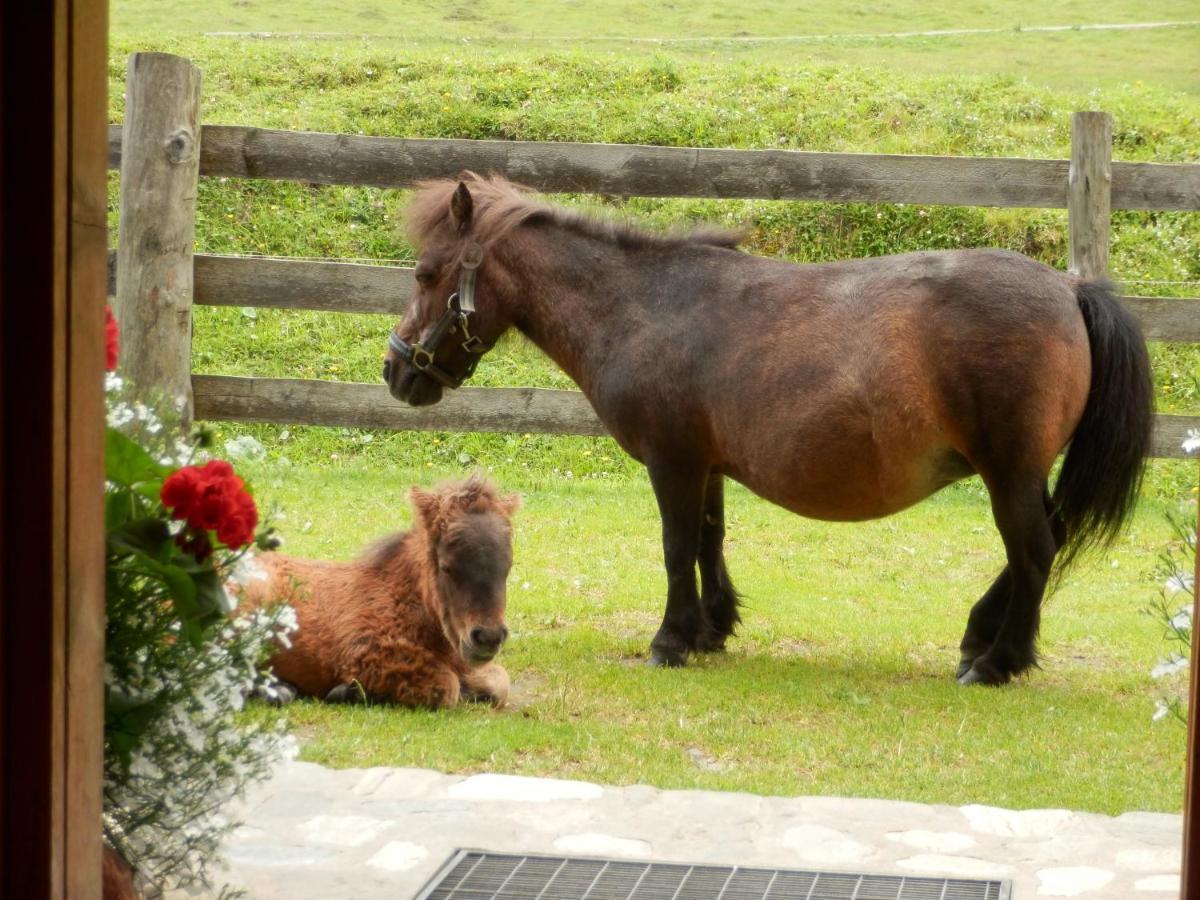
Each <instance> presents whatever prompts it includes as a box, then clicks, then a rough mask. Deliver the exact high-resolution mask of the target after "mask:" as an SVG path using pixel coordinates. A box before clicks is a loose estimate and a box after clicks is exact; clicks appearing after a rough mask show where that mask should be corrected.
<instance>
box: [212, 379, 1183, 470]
mask: <svg viewBox="0 0 1200 900" xmlns="http://www.w3.org/2000/svg"><path fill="white" fill-rule="evenodd" d="M192 390H193V392H194V393H195V397H196V417H197V418H198V419H210V420H228V421H235V422H274V423H278V424H290V425H335V426H341V427H348V428H395V429H401V430H406V431H511V432H524V431H528V432H536V433H539V434H583V435H600V434H607V431H606V430H605V428H604V425H603V424H601V422H600V420H599V419H597V418H596V413H595V412H594V411H593V410H592V406H591V404H590V403H588V401H587V398H586V397H584V396H583V394H582V393H580V392H579V391H558V390H548V389H544V388H461V389H459V390H457V391H447V392H446V394H445V396H444V398H443V399H442V401H441V402H440V403H438V404H435V405H434V406H422V407H411V406H407V405H405V404H403V403H400V402H398V401H396V400H395V399H393V398H392V396H391V395H390V394H389V393H388V390H387V387H386V386H385V385H383V384H360V383H356V382H340V381H319V380H314V379H301V378H241V377H236V376H229V375H193V376H192ZM1189 428H1200V416H1168V415H1160V416H1157V417H1156V427H1155V442H1154V455H1155V456H1159V457H1180V456H1182V455H1183V452H1182V451H1181V450H1180V449H1179V445H1180V444H1182V443H1183V437H1184V434H1185V433H1186V432H1187V429H1189Z"/></svg>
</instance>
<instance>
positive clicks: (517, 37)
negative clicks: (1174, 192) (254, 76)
mask: <svg viewBox="0 0 1200 900" xmlns="http://www.w3.org/2000/svg"><path fill="white" fill-rule="evenodd" d="M112 17H113V29H114V32H115V33H116V34H118V35H120V36H122V37H125V36H137V37H145V36H151V37H154V38H158V37H160V36H162V35H176V36H195V35H199V34H204V33H208V32H219V31H232V32H281V33H286V34H295V33H298V32H320V33H329V32H334V33H341V34H344V35H350V36H362V37H364V38H366V39H367V40H369V41H370V42H371V43H372V45H373V46H375V47H378V48H381V49H383V50H384V51H385V52H391V53H396V54H402V53H406V52H407V51H408V50H409V49H410V48H414V47H416V48H422V47H430V46H434V47H438V48H442V49H446V50H457V49H460V48H461V47H462V46H463V44H469V45H470V46H471V47H472V48H473V49H474V50H475V51H476V52H481V53H486V54H488V55H489V56H493V55H496V54H502V53H511V52H514V51H515V52H540V51H546V50H552V49H554V48H557V47H561V46H581V47H585V48H587V50H588V52H589V53H591V54H594V55H597V56H606V55H611V54H613V53H617V54H623V55H634V56H637V55H641V56H647V55H652V54H654V55H662V54H669V55H670V56H672V57H674V58H677V59H684V60H704V61H706V62H715V63H730V62H732V63H741V62H746V61H751V60H753V61H764V60H767V61H771V62H777V63H782V64H787V65H804V66H825V65H836V66H842V65H852V66H856V65H868V66H875V67H879V68H884V69H890V70H892V71H896V72H904V73H906V74H912V73H920V74H938V73H944V72H957V73H962V74H985V75H995V74H1016V75H1019V76H1020V77H1022V78H1027V79H1028V80H1029V81H1031V82H1032V83H1035V84H1039V85H1045V86H1050V87H1054V88H1059V89H1061V88H1068V89H1072V90H1088V89H1090V88H1091V87H1093V86H1096V85H1098V84H1103V85H1121V84H1129V83H1132V82H1134V81H1141V82H1143V83H1145V84H1155V85H1162V86H1165V87H1169V88H1172V89H1176V90H1182V91H1188V92H1190V93H1193V94H1196V93H1200V67H1197V66H1196V65H1195V61H1194V59H1195V50H1196V48H1197V46H1200V28H1196V27H1192V28H1171V29H1162V30H1149V31H1112V32H1087V31H1067V32H1054V33H1038V32H1030V31H1022V29H1023V28H1029V27H1033V26H1045V25H1050V26H1053V25H1083V24H1115V23H1130V22H1147V21H1154V22H1162V21H1195V20H1196V19H1197V18H1198V16H1197V12H1196V6H1195V4H1194V3H1192V2H1189V0H1167V2H1163V0H1160V2H1156V3H1154V4H1150V5H1147V4H1144V3H1132V2H1128V0H1125V2H1118V0H1097V2H1087V3H1084V2H1080V0H1074V2H1066V3H1059V4H1056V5H1055V6H1054V7H1052V8H1051V7H1047V6H1046V4H1044V3H1037V2H1034V0H1004V2H998V0H991V2H978V3H969V4H953V5H951V4H931V3H913V2H907V0H888V2H883V3H872V4H869V5H862V4H846V3H840V2H836V0H815V2H811V3H804V4H795V3H786V2H782V0H756V2H750V3H739V4H734V5H730V4H728V3H720V2H716V0H700V2H694V3H651V2H611V0H610V2H606V3H554V4H552V5H551V4H547V3H545V2H525V0H490V2H473V3H466V2H448V3H415V2H388V3H381V2H378V0H357V2H347V3H330V2H327V0H295V2H290V3H287V4H282V3H278V2H276V3H270V2H263V0H243V2H236V0H235V2H229V0H202V2H197V3H192V4H188V5H186V6H184V7H180V5H179V4H177V3H172V2H169V0H120V2H115V3H114V4H113V11H112ZM980 28H982V29H1000V30H1001V33H998V34H986V35H939V36H930V37H907V38H888V37H877V36H874V35H884V34H888V33H896V32H914V31H933V30H944V29H980ZM830 35H833V36H835V37H828V36H830ZM781 37H798V38H800V40H779V38H781ZM754 38H763V39H764V40H753V39H754ZM637 39H640V40H637ZM652 39H658V40H652ZM1189 54H1190V55H1189Z"/></svg>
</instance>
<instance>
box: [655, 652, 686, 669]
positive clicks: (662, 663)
mask: <svg viewBox="0 0 1200 900" xmlns="http://www.w3.org/2000/svg"><path fill="white" fill-rule="evenodd" d="M686 662H687V651H686V650H670V649H667V648H665V647H651V648H650V658H649V659H647V660H646V665H648V666H651V667H652V668H655V669H678V668H680V667H682V666H683V665H684V664H685V663H686Z"/></svg>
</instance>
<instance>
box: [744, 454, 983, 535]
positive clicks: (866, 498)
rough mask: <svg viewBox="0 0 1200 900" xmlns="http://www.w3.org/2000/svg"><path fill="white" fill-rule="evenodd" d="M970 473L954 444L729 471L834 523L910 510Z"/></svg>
mask: <svg viewBox="0 0 1200 900" xmlns="http://www.w3.org/2000/svg"><path fill="white" fill-rule="evenodd" d="M970 474H971V467H970V466H969V465H968V464H967V462H966V460H964V459H963V458H962V457H961V456H959V454H958V453H956V452H955V451H953V450H952V449H950V448H938V449H937V450H935V451H929V452H925V453H922V454H919V455H916V456H911V457H908V458H904V457H903V456H902V455H897V456H892V455H890V454H883V453H864V452H863V450H862V448H861V447H859V448H858V449H857V450H856V451H854V452H846V453H845V454H843V455H840V456H839V455H838V454H825V455H823V456H822V457H821V458H820V459H816V458H813V457H811V456H809V457H807V458H800V459H797V460H795V461H793V463H792V464H791V465H786V464H785V465H782V466H780V467H779V468H777V469H772V468H771V467H770V466H769V465H768V466H755V467H753V468H752V469H750V470H748V471H746V472H745V473H742V472H738V471H736V470H731V471H730V475H731V476H732V477H733V478H734V479H735V480H737V481H739V482H741V483H742V484H744V485H745V486H746V487H748V488H749V489H750V490H752V491H754V492H755V493H756V494H758V495H759V496H761V497H763V498H764V499H766V500H770V501H771V502H772V503H775V504H777V505H778V506H782V507H783V508H784V509H787V510H789V511H791V512H794V513H796V514H797V515H801V516H805V517H806V518H810V519H821V520H824V521H829V522H858V521H862V520H864V519H880V518H883V517H884V516H890V515H892V514H894V513H898V512H900V511H901V510H903V509H907V508H908V507H910V506H912V505H913V504H915V503H919V502H920V501H922V500H924V499H925V498H926V497H928V496H930V495H931V494H933V493H935V492H936V491H938V490H940V489H941V488H943V487H945V486H946V485H948V484H950V483H952V482H954V481H957V480H959V479H960V478H964V477H966V476H968V475H970Z"/></svg>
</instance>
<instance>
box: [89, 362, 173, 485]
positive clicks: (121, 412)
mask: <svg viewBox="0 0 1200 900" xmlns="http://www.w3.org/2000/svg"><path fill="white" fill-rule="evenodd" d="M104 391H105V394H106V395H107V398H108V399H107V421H108V426H109V427H110V428H117V429H119V430H120V431H123V432H124V433H126V434H128V435H129V436H130V437H133V438H141V439H142V441H141V443H143V444H147V443H149V444H153V445H154V446H155V450H156V454H155V458H156V460H157V461H158V462H159V463H160V464H161V465H164V466H172V467H178V466H184V465H187V464H189V463H190V462H191V461H192V457H193V456H194V449H193V447H192V445H191V443H189V442H188V441H186V440H184V439H183V438H182V437H175V438H173V439H171V440H168V439H167V435H166V434H165V433H164V431H163V423H162V420H161V419H160V418H159V417H158V414H157V413H156V412H155V411H154V410H153V409H152V408H150V407H149V406H147V405H146V404H145V403H143V402H141V401H140V400H130V399H127V398H126V397H125V391H126V383H125V379H123V378H122V377H121V376H120V375H117V374H116V373H115V372H109V373H108V374H107V375H106V376H105V379H104Z"/></svg>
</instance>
